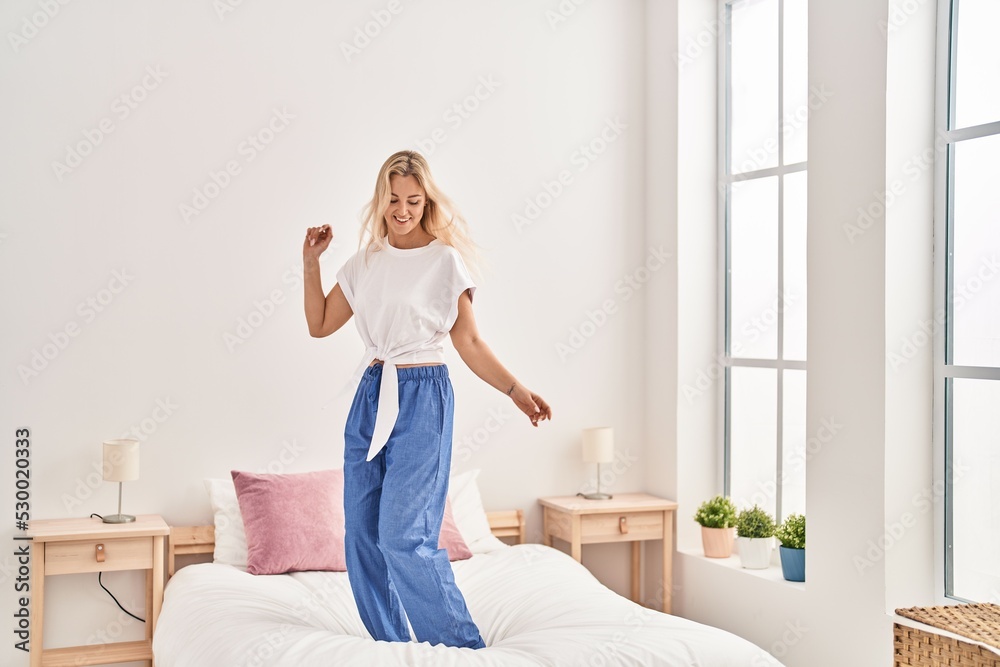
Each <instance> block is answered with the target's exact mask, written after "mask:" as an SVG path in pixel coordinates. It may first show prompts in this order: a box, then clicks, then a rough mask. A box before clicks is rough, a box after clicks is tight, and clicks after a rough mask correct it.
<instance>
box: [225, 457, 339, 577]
mask: <svg viewBox="0 0 1000 667" xmlns="http://www.w3.org/2000/svg"><path fill="white" fill-rule="evenodd" d="M232 475H233V485H235V487H236V498H237V500H238V501H239V503H240V514H242V515H243V529H244V530H245V532H246V535H247V572H249V573H250V574H283V573H285V572H301V571H304V570H336V571H340V572H343V571H346V570H347V562H346V560H345V558H344V471H343V470H318V471H316V472H302V473H293V474H284V475H278V474H274V475H268V474H256V473H252V472H241V471H238V470H233V471H232Z"/></svg>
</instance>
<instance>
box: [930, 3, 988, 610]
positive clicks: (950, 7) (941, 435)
mask: <svg viewBox="0 0 1000 667" xmlns="http://www.w3.org/2000/svg"><path fill="white" fill-rule="evenodd" d="M958 5H959V0H944V1H943V2H939V3H938V16H937V58H936V60H937V62H936V81H935V113H934V116H935V118H934V126H935V142H938V141H943V143H944V146H943V148H944V150H943V151H937V152H936V153H935V165H934V238H935V243H934V312H935V313H941V312H943V313H944V314H945V326H943V327H941V329H940V331H939V332H938V333H936V335H935V337H934V415H933V423H934V447H933V451H934V467H933V469H934V479H943V480H944V487H945V494H944V503H943V504H944V508H943V516H942V517H941V518H940V520H939V521H938V522H937V526H936V530H937V534H938V536H939V540H936V543H937V544H938V545H939V548H938V549H937V555H936V556H935V564H936V565H935V569H936V570H937V575H938V576H937V577H936V579H937V582H938V583H937V584H936V585H935V589H936V590H937V593H938V596H937V597H938V598H939V599H942V598H943V599H945V600H949V601H954V600H959V601H962V602H974V601H973V600H966V599H965V598H960V597H957V596H955V595H954V592H953V591H954V588H953V584H954V569H953V563H952V547H953V533H952V516H953V512H954V503H953V488H952V482H953V480H952V474H951V473H952V454H953V449H952V403H951V400H952V380H954V379H955V378H970V379H982V380H997V381H1000V368H990V367H978V366H956V365H954V364H952V363H950V361H951V356H952V355H951V352H952V350H951V344H952V340H953V327H954V317H953V315H954V303H953V300H952V292H953V287H954V284H953V282H954V281H953V272H952V263H951V249H952V247H953V240H954V236H953V232H954V227H953V224H952V222H953V218H954V212H955V207H954V183H953V181H952V180H951V175H952V174H953V173H954V165H955V156H954V151H953V149H952V147H953V146H954V144H955V143H957V142H960V141H965V140H968V139H975V138H979V137H985V136H991V135H996V134H1000V121H996V122H992V123H986V124H984V125H976V126H973V127H967V128H962V129H958V130H952V129H949V128H950V127H951V119H952V118H954V116H955V77H954V63H955V49H956V37H957V30H958V22H957V10H958ZM983 602H985V600H983Z"/></svg>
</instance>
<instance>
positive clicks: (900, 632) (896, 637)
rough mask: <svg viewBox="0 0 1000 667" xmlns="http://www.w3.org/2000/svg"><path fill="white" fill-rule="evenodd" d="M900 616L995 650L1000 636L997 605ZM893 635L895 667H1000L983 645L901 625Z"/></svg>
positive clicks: (914, 611) (995, 656)
mask: <svg viewBox="0 0 1000 667" xmlns="http://www.w3.org/2000/svg"><path fill="white" fill-rule="evenodd" d="M896 613H897V614H899V615H901V616H905V617H907V618H911V619H914V620H916V621H919V622H920V623H924V624H927V625H930V626H934V627H938V628H941V629H943V630H947V631H949V632H952V633H953V634H958V635H961V636H963V637H970V638H972V639H975V640H977V641H982V642H985V643H987V644H990V645H992V646H995V645H996V644H997V636H998V633H1000V607H998V606H997V605H989V604H978V605H954V606H946V607H911V608H909V609H897V610H896ZM892 634H893V666H894V667H1000V655H998V654H997V653H995V652H993V651H991V650H990V649H988V648H985V647H983V646H981V645H979V644H973V643H971V642H964V641H961V640H958V639H954V638H952V637H945V636H944V635H941V634H938V633H936V632H933V631H931V630H923V629H920V628H913V627H909V626H906V625H900V624H899V623H894V624H893V627H892Z"/></svg>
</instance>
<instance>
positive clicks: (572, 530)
mask: <svg viewBox="0 0 1000 667" xmlns="http://www.w3.org/2000/svg"><path fill="white" fill-rule="evenodd" d="M538 502H539V503H540V504H541V505H542V511H543V514H542V539H543V540H544V541H545V544H546V545H547V546H552V538H553V537H558V538H559V539H561V540H565V541H566V542H569V545H570V555H572V556H573V558H575V559H576V560H577V561H580V557H581V547H582V545H584V544H600V543H606V542H631V543H632V601H633V602H638V601H639V557H640V543H641V542H642V541H644V540H663V611H664V612H666V613H668V614H669V613H670V607H671V589H672V587H673V568H672V563H673V552H674V531H673V529H674V510H676V509H677V503H675V502H674V501H672V500H667V499H665V498H658V497H656V496H651V495H649V494H648V493H616V494H614V498H612V499H610V500H587V499H586V498H582V497H580V496H554V497H550V498H539V499H538Z"/></svg>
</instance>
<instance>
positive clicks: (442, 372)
mask: <svg viewBox="0 0 1000 667" xmlns="http://www.w3.org/2000/svg"><path fill="white" fill-rule="evenodd" d="M363 218H364V225H363V227H362V231H361V237H362V241H363V242H364V241H365V240H366V239H367V243H364V244H363V245H364V247H362V248H361V249H360V250H359V251H358V252H357V253H356V254H355V255H354V256H353V257H351V258H350V259H349V260H348V261H347V262H346V263H345V264H344V265H343V267H342V268H341V269H340V271H338V272H337V284H336V285H334V286H333V289H332V290H330V293H329V294H327V295H326V297H324V296H323V288H322V282H321V280H320V271H319V256H320V255H321V254H322V253H323V251H324V250H326V249H327V247H328V246H329V245H330V241H331V239H332V238H333V234H332V232H331V230H330V226H329V225H323V226H322V227H310V228H309V230H308V231H307V232H306V239H305V242H304V244H303V247H302V257H303V263H304V272H305V310H306V320H307V321H308V323H309V333H310V334H311V335H312V336H314V337H323V336H329V335H330V334H332V333H333V332H334V331H337V330H338V329H340V327H342V326H343V325H344V324H345V323H346V322H347V320H349V319H350V318H351V316H352V315H356V316H357V318H356V320H355V322H356V324H357V328H358V332H359V333H360V334H361V339H362V340H363V341H364V343H365V345H366V346H367V350H366V351H365V358H364V360H363V362H362V365H361V367H360V368H359V374H360V376H361V378H360V383H359V385H358V389H357V392H356V394H355V396H354V401H353V403H352V405H351V409H350V412H349V413H348V416H347V425H346V427H345V429H344V441H345V442H344V510H345V523H346V537H345V547H346V552H347V553H346V555H347V573H348V578H349V579H350V582H351V589H352V591H353V593H354V599H355V602H356V603H357V605H358V611H359V613H360V614H361V620H362V621H363V622H364V624H365V627H366V628H367V629H368V632H369V633H370V634H371V635H372V637H374V638H375V639H381V640H384V641H409V640H410V632H409V629H408V627H407V622H409V626H410V627H412V629H413V634H414V635H415V636H416V639H417V641H426V642H429V643H430V644H445V645H448V646H460V647H467V648H483V647H484V646H485V643H484V642H483V639H482V637H481V636H480V633H479V629H478V627H477V626H476V624H475V622H473V620H472V617H471V615H470V614H469V610H468V608H467V607H466V604H465V599H464V597H463V596H462V593H461V592H460V591H459V590H458V587H457V586H456V585H455V579H454V575H453V572H452V569H451V563H450V562H449V561H448V553H447V551H446V550H444V549H439V548H438V535H439V533H440V529H441V521H442V518H443V515H444V504H445V498H446V497H447V492H448V477H449V472H450V468H451V445H452V421H453V416H454V407H455V404H454V395H453V394H452V386H451V381H450V379H449V376H448V368H447V366H445V364H444V358H443V350H444V339H445V337H446V336H447V335H448V334H450V335H451V340H452V343H453V344H454V346H455V349H456V350H457V351H458V353H459V355H460V356H461V358H462V361H464V362H465V363H466V364H467V365H468V366H469V368H470V369H472V371H473V372H474V373H475V374H476V375H478V376H479V377H480V378H482V379H483V380H484V381H485V382H486V383H488V384H489V385H491V386H493V387H495V388H496V389H498V390H499V391H502V392H504V393H505V394H507V395H508V396H510V398H511V399H512V400H513V401H514V403H515V404H516V405H517V407H518V408H519V409H520V410H521V411H522V412H524V413H525V414H526V415H527V416H528V419H530V420H531V424H532V425H533V426H538V422H539V421H541V420H544V419H551V418H552V411H551V409H550V408H549V406H548V405H547V404H546V403H545V401H543V400H542V398H541V397H540V396H538V395H537V394H534V393H532V392H531V391H529V390H528V389H527V388H526V387H525V386H524V385H522V384H521V383H519V382H518V381H517V380H516V379H515V378H514V376H513V375H511V374H510V372H508V371H507V370H506V369H505V368H504V367H503V366H502V365H501V364H500V362H499V361H498V360H497V358H496V356H494V354H493V352H492V351H491V350H490V348H489V347H488V346H487V345H486V343H485V342H484V341H483V340H482V339H481V338H480V337H479V332H478V330H477V329H476V321H475V317H474V316H473V313H472V296H473V294H474V292H475V290H476V286H475V284H474V283H473V282H472V278H471V277H470V276H469V273H468V271H467V270H466V267H465V262H464V260H463V257H462V253H461V252H460V250H466V251H467V252H468V250H467V249H471V243H470V242H469V240H468V237H467V236H466V234H465V230H464V227H465V223H464V220H463V219H462V217H461V216H460V215H459V214H458V213H457V211H456V209H455V207H454V206H453V204H452V202H451V201H450V200H449V199H448V198H447V197H446V196H445V195H444V193H442V192H441V191H440V190H439V189H438V188H437V186H436V185H435V183H434V180H433V179H432V178H431V173H430V169H429V168H428V166H427V162H426V161H425V160H424V158H423V156H421V155H420V154H419V153H416V152H414V151H400V152H398V153H395V154H394V155H392V156H391V157H390V158H389V159H388V160H386V162H385V164H383V165H382V168H381V170H380V171H379V174H378V179H377V181H376V183H375V194H374V196H373V197H372V200H371V201H370V202H369V203H368V205H367V206H366V208H365V211H364V214H363Z"/></svg>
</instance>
